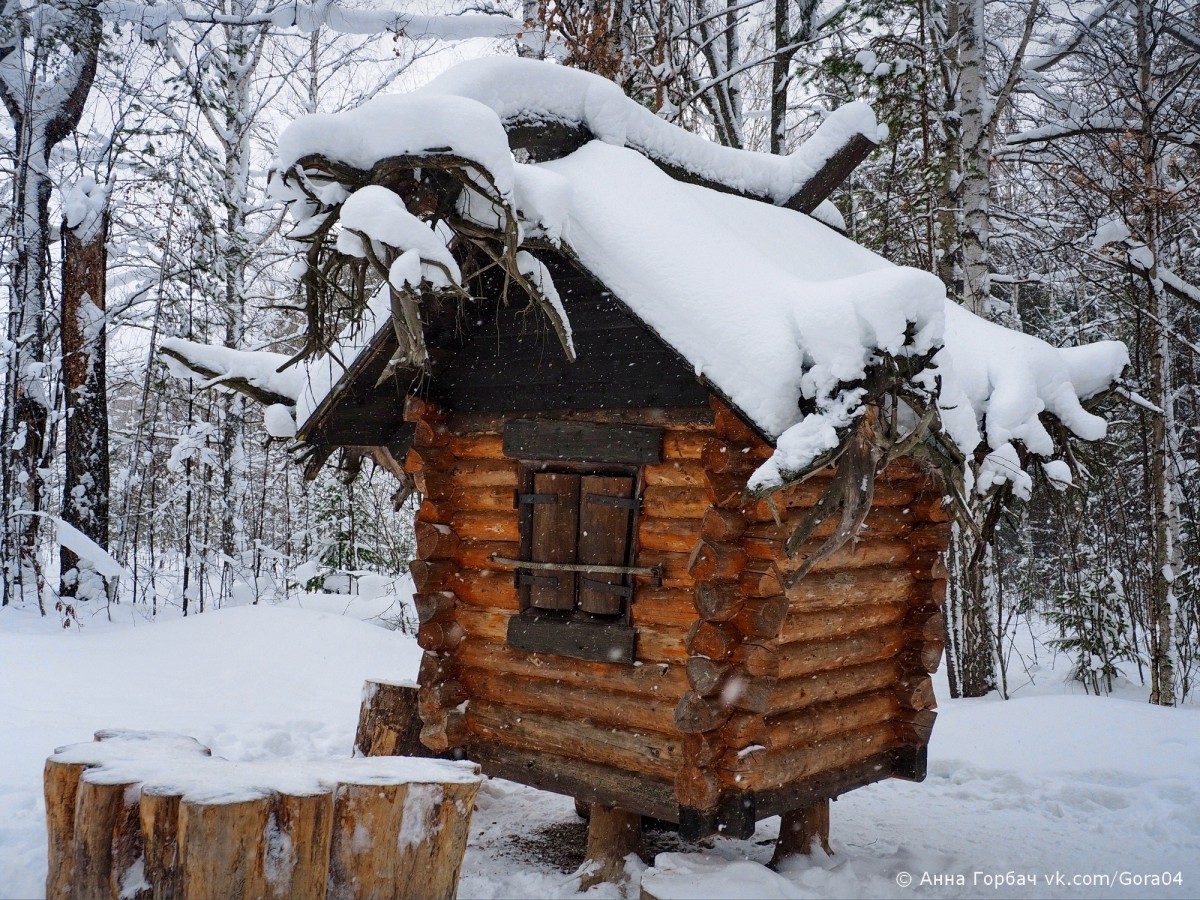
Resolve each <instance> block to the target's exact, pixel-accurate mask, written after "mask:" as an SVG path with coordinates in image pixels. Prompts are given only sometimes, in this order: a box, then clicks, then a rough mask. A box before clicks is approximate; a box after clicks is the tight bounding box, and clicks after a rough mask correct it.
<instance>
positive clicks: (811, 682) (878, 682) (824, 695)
mask: <svg viewBox="0 0 1200 900" xmlns="http://www.w3.org/2000/svg"><path fill="white" fill-rule="evenodd" d="M901 673H902V669H901V667H900V663H899V662H898V661H897V660H895V659H883V660H879V661H878V662H872V663H865V664H863V665H858V666H847V667H846V668H844V669H835V670H834V671H831V672H825V673H823V674H822V675H821V677H820V678H814V677H813V676H811V675H805V676H802V677H800V678H788V679H782V678H781V679H779V681H778V683H777V684H776V686H775V691H774V693H773V694H772V695H771V702H770V704H769V705H768V706H767V708H766V709H765V710H763V712H764V713H765V714H766V715H777V714H779V713H783V712H787V711H788V710H793V709H803V708H805V707H808V706H812V705H813V704H814V703H829V702H833V701H836V700H841V699H842V698H843V697H852V696H854V695H855V694H865V693H867V692H868V691H875V690H882V689H884V688H891V687H894V686H895V684H896V683H897V682H898V681H899V679H900V675H901Z"/></svg>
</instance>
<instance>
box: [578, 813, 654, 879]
mask: <svg viewBox="0 0 1200 900" xmlns="http://www.w3.org/2000/svg"><path fill="white" fill-rule="evenodd" d="M641 844H642V817H641V816H640V815H638V814H637V813H631V812H626V811H625V810H623V809H613V808H611V807H608V806H601V805H600V804H599V803H593V804H592V815H591V817H590V818H589V819H588V843H587V856H586V857H585V858H584V861H583V868H582V870H581V871H582V873H583V878H582V879H581V880H580V883H579V890H580V891H586V890H587V889H588V888H591V887H594V886H595V885H597V884H602V883H608V884H622V883H623V882H624V881H625V880H626V878H627V875H626V872H625V858H626V857H627V856H629V854H630V853H637V852H638V851H639V850H640V849H641Z"/></svg>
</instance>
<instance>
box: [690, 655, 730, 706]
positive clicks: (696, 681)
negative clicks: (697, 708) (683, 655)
mask: <svg viewBox="0 0 1200 900" xmlns="http://www.w3.org/2000/svg"><path fill="white" fill-rule="evenodd" d="M686 668H687V676H688V684H690V685H691V687H692V690H693V691H695V692H696V693H697V694H699V695H700V696H701V697H711V696H712V695H713V694H715V693H716V692H717V691H718V690H719V689H720V688H721V685H722V684H723V683H724V682H725V678H726V676H727V675H728V674H729V672H730V668H731V667H730V664H729V663H727V662H722V661H719V660H715V659H709V658H708V657H707V656H692V657H689V658H688V661H687V664H686Z"/></svg>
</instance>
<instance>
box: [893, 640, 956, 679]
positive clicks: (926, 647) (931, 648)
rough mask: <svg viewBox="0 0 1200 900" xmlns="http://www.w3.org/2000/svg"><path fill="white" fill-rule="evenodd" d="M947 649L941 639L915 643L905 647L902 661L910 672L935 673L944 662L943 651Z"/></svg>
mask: <svg viewBox="0 0 1200 900" xmlns="http://www.w3.org/2000/svg"><path fill="white" fill-rule="evenodd" d="M945 649H946V645H945V644H944V643H943V642H942V641H940V640H938V641H925V642H923V643H913V644H910V645H909V646H908V647H907V648H906V649H905V651H904V655H903V659H902V660H901V662H902V665H903V666H904V668H905V669H906V670H908V671H910V672H929V673H933V672H936V671H937V670H938V666H940V665H941V664H942V652H943V651H944V650H945Z"/></svg>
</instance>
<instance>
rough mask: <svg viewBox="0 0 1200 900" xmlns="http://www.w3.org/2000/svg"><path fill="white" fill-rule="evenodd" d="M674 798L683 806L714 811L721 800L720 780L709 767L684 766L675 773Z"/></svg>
mask: <svg viewBox="0 0 1200 900" xmlns="http://www.w3.org/2000/svg"><path fill="white" fill-rule="evenodd" d="M675 799H676V800H677V801H678V802H679V805H680V806H683V807H688V808H691V809H699V810H708V811H714V810H716V808H717V803H719V802H720V800H721V780H720V779H719V778H718V777H717V776H716V775H715V774H714V773H713V772H712V771H711V770H710V769H707V768H701V767H700V766H697V765H688V766H684V767H683V768H682V769H680V770H679V772H678V773H676V775H675Z"/></svg>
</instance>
